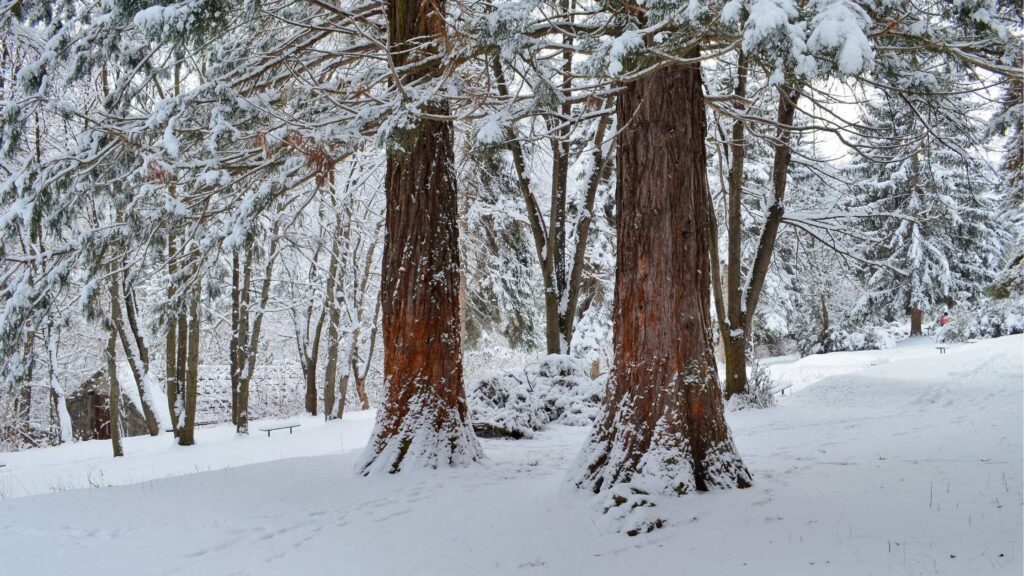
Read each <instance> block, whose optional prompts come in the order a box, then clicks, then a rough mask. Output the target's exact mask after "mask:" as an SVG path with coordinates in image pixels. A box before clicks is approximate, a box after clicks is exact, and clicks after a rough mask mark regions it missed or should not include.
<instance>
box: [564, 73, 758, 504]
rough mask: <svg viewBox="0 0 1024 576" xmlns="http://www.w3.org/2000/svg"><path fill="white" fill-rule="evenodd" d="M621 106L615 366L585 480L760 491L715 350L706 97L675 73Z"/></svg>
mask: <svg viewBox="0 0 1024 576" xmlns="http://www.w3.org/2000/svg"><path fill="white" fill-rule="evenodd" d="M624 88H625V91H624V92H623V93H621V94H620V95H619V96H618V102H617V108H618V112H617V113H618V120H619V121H618V125H619V126H621V127H622V129H621V132H620V133H619V135H618V138H619V140H618V146H619V175H618V176H619V177H618V182H617V187H616V204H617V206H618V210H617V213H618V220H617V224H618V231H619V234H618V263H617V269H616V280H615V312H614V323H615V337H614V346H615V367H614V372H613V374H612V377H611V378H610V379H609V381H608V387H607V390H606V392H605V400H604V413H603V415H602V416H601V417H600V418H599V420H598V421H597V424H596V425H595V427H594V431H593V432H592V434H591V437H590V439H589V441H588V443H587V445H586V446H585V447H584V450H583V452H582V453H581V455H580V460H579V462H578V463H577V467H576V474H577V476H576V478H575V482H576V484H577V485H578V486H580V487H582V488H587V489H590V490H593V491H595V492H600V491H603V490H606V489H609V488H611V487H613V486H615V485H617V484H623V483H628V484H629V485H630V486H631V487H633V488H634V489H635V490H636V491H642V492H645V493H670V494H685V493H688V492H693V491H695V490H696V491H702V490H708V489H710V488H714V487H718V488H735V487H740V488H743V487H746V486H749V485H750V474H749V473H748V472H747V469H746V468H745V467H744V465H743V463H742V461H741V460H740V458H739V456H738V455H737V453H736V448H735V446H734V445H733V441H732V438H731V435H730V432H729V428H728V426H727V425H726V423H725V417H724V409H723V401H722V393H721V390H720V388H719V385H718V377H717V373H716V364H715V360H714V352H713V349H712V341H711V314H710V297H709V283H708V282H709V277H710V271H709V261H708V254H709V249H708V236H707V234H706V228H705V226H706V222H705V219H706V218H707V202H708V198H709V195H708V189H707V186H708V184H707V176H706V169H705V163H706V158H705V150H704V137H705V120H704V98H703V91H702V81H701V75H700V69H699V67H698V66H696V65H682V64H674V65H671V66H668V67H666V68H663V69H661V70H659V71H657V72H654V73H652V74H649V75H647V76H644V77H642V78H640V79H639V80H636V81H634V82H632V83H630V84H627V85H626V86H624Z"/></svg>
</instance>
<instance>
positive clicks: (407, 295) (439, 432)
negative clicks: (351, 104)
mask: <svg viewBox="0 0 1024 576" xmlns="http://www.w3.org/2000/svg"><path fill="white" fill-rule="evenodd" d="M444 9H445V3H444V1H443V0H439V1H437V2H429V3H428V2H425V1H424V0H391V1H390V2H389V3H388V21H389V24H390V25H389V28H388V30H389V39H390V44H391V50H392V51H393V58H394V60H395V66H396V67H398V68H399V69H401V68H402V67H403V66H404V65H406V64H407V63H409V62H424V61H430V58H432V57H434V58H437V57H438V56H439V54H438V53H439V51H440V49H439V43H441V42H442V36H443V35H444V32H445V31H444V26H445V24H444ZM431 40H432V41H433V42H430V41H431ZM439 60H441V59H440V58H438V60H435V62H438V63H437V64H436V66H437V68H438V69H437V70H434V71H431V70H429V69H427V68H428V67H427V66H424V67H422V68H420V69H419V70H418V71H417V72H415V73H413V74H410V76H412V77H408V78H403V80H404V81H406V82H415V81H417V80H419V79H421V78H420V75H421V74H422V75H428V74H431V73H433V72H436V73H438V74H439V73H440V70H439V69H440V62H439ZM422 110H423V111H425V112H430V113H431V114H433V115H436V116H441V117H444V116H448V115H449V113H450V112H449V108H448V105H447V103H446V102H444V101H434V102H431V103H429V104H425V105H423V107H422ZM452 132H453V129H452V123H451V121H448V120H431V119H425V118H420V119H419V120H418V122H417V125H416V126H415V127H413V128H412V129H411V130H410V131H409V132H407V133H406V134H405V138H404V141H403V142H401V143H395V144H394V145H393V146H392V147H391V149H390V150H389V151H388V160H387V176H386V180H385V193H386V201H387V206H386V209H385V218H384V225H385V230H386V236H385V238H386V239H385V243H384V262H383V281H382V286H381V299H382V301H383V312H384V316H383V320H382V322H383V328H384V381H385V385H386V387H387V396H386V398H385V400H384V405H383V407H382V408H381V411H380V413H379V415H378V416H377V425H376V428H375V429H374V432H373V436H372V437H371V438H370V442H369V444H368V445H367V447H366V453H365V455H364V461H363V462H362V464H361V471H362V472H363V473H364V474H366V473H370V472H372V471H381V472H391V473H394V472H398V471H399V470H401V469H402V468H407V467H430V468H437V467H439V466H454V465H464V464H468V463H470V462H473V461H475V460H478V459H480V458H481V457H482V456H483V453H482V451H481V450H480V444H479V443H478V442H477V439H476V436H475V435H474V434H473V429H472V428H471V427H470V425H469V419H468V414H467V408H466V393H465V390H464V389H463V384H462V345H461V328H460V323H459V227H458V218H459V208H458V202H457V199H458V198H457V197H458V194H457V191H456V184H455V171H454V160H455V153H454V138H453V134H452Z"/></svg>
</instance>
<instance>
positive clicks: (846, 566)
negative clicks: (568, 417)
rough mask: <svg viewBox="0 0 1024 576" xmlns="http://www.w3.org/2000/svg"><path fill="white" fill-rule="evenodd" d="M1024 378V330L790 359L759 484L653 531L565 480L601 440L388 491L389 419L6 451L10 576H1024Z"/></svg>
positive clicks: (499, 452) (739, 432) (770, 416)
mask: <svg viewBox="0 0 1024 576" xmlns="http://www.w3.org/2000/svg"><path fill="white" fill-rule="evenodd" d="M1022 364H1024V336H1013V337H1007V338H1001V339H998V340H991V341H983V342H979V343H977V344H967V345H959V346H954V347H953V348H951V349H950V351H949V352H948V353H947V354H945V355H939V353H938V351H937V350H935V348H934V346H933V345H932V344H931V343H930V342H928V341H927V340H923V339H916V340H910V341H908V342H906V343H904V344H902V345H901V346H899V347H897V348H895V349H892V350H885V351H871V352H847V353H838V354H829V355H824V356H814V357H809V358H805V359H803V360H800V361H797V362H792V363H788V364H775V365H773V366H772V367H771V370H772V373H773V375H774V376H775V377H776V378H777V379H778V380H779V381H780V382H786V383H791V384H793V388H792V389H791V390H792V391H793V393H792V394H787V396H785V398H783V399H782V401H781V403H780V405H779V406H778V407H775V408H772V409H768V410H761V411H746V412H738V413H730V414H729V415H728V418H729V421H730V423H731V425H732V428H733V431H734V434H735V438H736V442H737V444H738V447H739V449H740V452H741V454H742V455H743V457H744V459H745V460H746V462H747V464H748V465H749V466H750V468H751V471H752V472H753V473H754V476H755V486H754V487H753V488H751V489H748V490H742V491H728V492H714V493H708V494H698V495H691V496H686V497H682V498H662V499H660V500H659V501H658V502H659V504H658V507H657V509H656V512H657V513H658V514H659V515H660V516H661V517H662V518H664V519H666V520H667V521H668V525H667V526H666V527H665V528H663V529H661V530H657V531H655V532H653V533H651V534H649V535H643V536H638V537H635V538H629V537H627V536H625V535H622V534H617V533H614V532H612V531H611V530H610V529H609V527H608V526H607V525H606V523H605V519H604V518H603V515H602V514H601V512H600V505H601V502H602V500H601V499H599V498H595V497H593V496H590V495H588V494H585V493H581V492H579V491H576V490H573V489H571V488H570V487H569V486H567V485H566V484H565V482H564V478H565V472H566V469H567V467H568V466H569V465H570V464H571V462H572V460H573V458H574V457H575V455H576V452H577V450H578V449H579V447H580V445H581V443H582V441H583V439H584V436H585V435H586V433H587V430H585V429H583V428H568V427H556V428H553V429H551V430H549V431H546V432H542V433H540V434H538V435H537V437H536V438H535V439H532V440H519V441H500V440H493V441H492V440H485V441H483V443H484V448H485V450H486V452H487V455H488V460H487V461H486V462H485V463H484V464H482V465H480V466H477V467H474V468H471V469H459V470H442V471H437V472H429V473H428V472H423V473H417V474H411V475H405V474H403V475H400V476H395V477H377V478H372V479H366V478H360V477H357V476H355V475H354V474H353V473H352V468H353V465H354V463H355V461H356V459H357V457H358V455H359V451H360V450H361V448H362V445H363V444H364V443H365V441H366V438H367V436H368V434H369V431H370V427H371V424H372V414H371V413H355V414H351V415H347V416H346V420H345V421H344V422H333V423H330V424H322V423H319V422H318V421H315V420H312V419H309V420H303V427H301V428H298V429H297V430H296V431H295V434H293V435H290V436H289V435H288V433H287V431H283V432H276V433H275V434H274V436H273V437H271V438H267V437H266V436H265V435H253V436H252V437H250V438H246V439H239V438H235V437H234V436H233V434H232V432H231V430H230V429H229V428H227V427H217V428H209V429H202V430H200V431H199V432H198V442H199V445H198V446H196V447H193V448H187V449H186V448H178V447H175V446H173V445H172V441H171V439H170V437H169V436H162V437H158V438H133V439H130V440H128V441H127V442H126V445H125V452H126V454H127V456H126V457H125V458H122V459H119V460H116V461H115V460H113V459H112V458H110V445H109V443H108V442H86V443H79V444H76V445H71V446H64V447H59V448H50V449H41V450H29V451H26V452H21V453H16V454H3V455H0V463H3V464H6V467H4V468H0V496H2V499H0V559H2V562H0V574H3V575H4V576H7V575H15V576H21V575H33V576H46V575H56V574H74V575H76V576H85V575H93V574H103V575H105V576H109V575H121V574H144V575H149V574H196V575H200V574H201V575H221V574H223V575H228V574H237V575H243V574H244V575H260V574H267V575H271V574H274V575H277V574H283V575H319V574H338V575H349V574H351V575H405V574H423V575H433V574H445V575H455V574H465V575H474V576H482V575H491V574H552V575H600V574H608V575H617V576H618V575H624V574H649V575H662V574H666V575H669V574H671V575H690V574H694V575H697V574H709V575H718V574H758V575H765V574H843V575H851V576H853V575H856V576H864V575H872V574H878V575H890V574H951V575H971V576H979V575H983V574H1012V575H1019V574H1021V573H1022V560H1024V550H1022V529H1024V524H1022V505H1024V501H1022V479H1024V471H1022V436H1024V430H1022V413H1024V395H1022V382H1024V370H1022ZM256 426H259V423H258V424H256ZM256 426H254V428H255V427H256ZM254 432H255V430H254ZM104 486H110V487H104Z"/></svg>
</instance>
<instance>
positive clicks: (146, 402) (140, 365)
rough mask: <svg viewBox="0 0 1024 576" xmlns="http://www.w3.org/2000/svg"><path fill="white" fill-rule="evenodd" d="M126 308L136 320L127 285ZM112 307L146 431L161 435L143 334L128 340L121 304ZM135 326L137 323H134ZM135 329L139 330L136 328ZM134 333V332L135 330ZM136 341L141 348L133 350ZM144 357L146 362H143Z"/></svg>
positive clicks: (147, 352) (135, 335) (113, 318)
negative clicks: (148, 388) (148, 386)
mask: <svg viewBox="0 0 1024 576" xmlns="http://www.w3.org/2000/svg"><path fill="white" fill-rule="evenodd" d="M124 300H125V308H126V309H127V313H128V317H129V318H134V314H135V313H134V311H133V310H132V307H131V305H130V304H129V303H128V301H129V297H128V287H127V284H125V298H124ZM111 306H112V307H115V308H116V309H117V314H112V315H111V320H112V321H113V323H114V329H115V330H116V331H117V335H118V337H119V338H120V340H121V348H122V349H123V350H124V355H125V358H127V359H128V367H129V368H130V369H131V371H132V377H133V378H134V379H135V387H136V388H137V389H138V391H139V401H140V402H141V403H142V414H143V417H144V418H145V420H146V430H147V431H148V432H149V435H150V436H157V435H158V434H160V423H159V422H157V420H156V414H155V413H154V412H153V406H152V404H151V401H152V396H150V394H149V391H148V390H147V389H146V371H147V365H148V363H149V362H148V356H149V350H148V349H147V348H146V346H145V343H142V344H139V342H141V338H142V336H141V334H134V338H133V339H132V340H129V339H128V333H127V331H126V330H125V326H124V322H123V321H122V320H121V303H120V302H112V303H111ZM132 323H133V324H135V322H132ZM134 328H137V326H135V327H134ZM133 332H134V330H133ZM133 340H134V342H135V346H141V347H140V348H137V349H136V348H133V344H132V341H133ZM143 356H145V357H146V360H145V361H144V360H143Z"/></svg>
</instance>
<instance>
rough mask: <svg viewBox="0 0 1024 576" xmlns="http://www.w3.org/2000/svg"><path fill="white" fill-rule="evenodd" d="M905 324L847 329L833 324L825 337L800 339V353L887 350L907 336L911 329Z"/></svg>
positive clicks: (817, 335) (813, 336)
mask: <svg viewBox="0 0 1024 576" xmlns="http://www.w3.org/2000/svg"><path fill="white" fill-rule="evenodd" d="M904 324H906V323H902V324H901V323H899V322H893V323H891V324H888V325H885V326H865V327H861V328H859V329H847V328H845V327H842V326H831V327H829V329H828V333H827V334H826V336H825V337H824V338H822V337H821V335H820V334H813V335H808V336H805V337H804V338H802V339H801V340H800V344H799V348H800V353H801V354H802V355H804V356H807V355H810V354H827V353H829V352H855V351H858V350H886V349H889V348H893V347H895V346H896V342H897V341H899V340H902V339H904V338H906V337H907V336H908V335H909V333H910V330H909V328H907V327H906V326H905V325H904Z"/></svg>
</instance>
